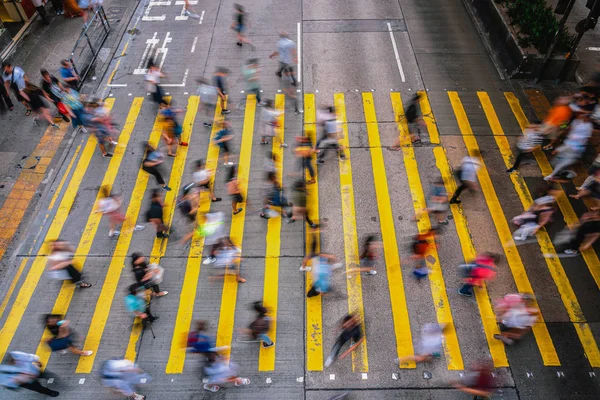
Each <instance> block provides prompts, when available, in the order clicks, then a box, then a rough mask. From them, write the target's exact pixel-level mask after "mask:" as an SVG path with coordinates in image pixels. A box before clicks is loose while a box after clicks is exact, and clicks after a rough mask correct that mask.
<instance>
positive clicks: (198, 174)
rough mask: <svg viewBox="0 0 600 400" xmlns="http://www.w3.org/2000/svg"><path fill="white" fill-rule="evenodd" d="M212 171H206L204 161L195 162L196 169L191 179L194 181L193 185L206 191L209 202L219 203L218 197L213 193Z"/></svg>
mask: <svg viewBox="0 0 600 400" xmlns="http://www.w3.org/2000/svg"><path fill="white" fill-rule="evenodd" d="M214 174H215V173H214V171H211V170H208V169H206V163H205V162H204V160H202V159H200V160H197V161H196V167H195V170H194V173H193V174H192V177H193V179H194V183H195V184H196V187H197V188H199V189H200V190H201V191H202V190H208V193H209V196H210V199H211V201H213V202H217V201H221V200H223V199H221V198H220V197H217V196H215V191H214V181H213V179H214Z"/></svg>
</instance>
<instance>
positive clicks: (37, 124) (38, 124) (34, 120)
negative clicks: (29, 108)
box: [33, 117, 40, 126]
mask: <svg viewBox="0 0 600 400" xmlns="http://www.w3.org/2000/svg"><path fill="white" fill-rule="evenodd" d="M33 123H34V124H35V126H40V121H38V119H37V118H35V117H34V118H33Z"/></svg>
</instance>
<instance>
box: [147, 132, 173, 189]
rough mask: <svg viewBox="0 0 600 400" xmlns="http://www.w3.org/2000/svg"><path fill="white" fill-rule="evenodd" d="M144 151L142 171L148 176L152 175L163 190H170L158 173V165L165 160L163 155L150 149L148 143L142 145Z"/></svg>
mask: <svg viewBox="0 0 600 400" xmlns="http://www.w3.org/2000/svg"><path fill="white" fill-rule="evenodd" d="M144 150H145V156H144V160H143V161H142V169H143V170H144V171H146V172H147V173H149V174H150V175H153V176H154V177H155V178H156V181H157V182H158V184H159V185H160V186H161V187H162V188H163V190H166V191H169V190H171V188H170V187H168V186H167V184H166V182H165V180H164V179H163V177H162V174H161V172H160V165H161V164H162V163H163V162H164V160H165V157H164V156H163V154H162V153H161V152H160V151H159V150H158V149H155V148H154V147H152V146H151V145H150V143H148V142H145V143H144Z"/></svg>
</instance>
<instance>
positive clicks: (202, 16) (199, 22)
mask: <svg viewBox="0 0 600 400" xmlns="http://www.w3.org/2000/svg"><path fill="white" fill-rule="evenodd" d="M203 20H204V10H202V14H200V21H198V25H202V21H203Z"/></svg>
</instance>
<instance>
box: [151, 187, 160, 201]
mask: <svg viewBox="0 0 600 400" xmlns="http://www.w3.org/2000/svg"><path fill="white" fill-rule="evenodd" d="M161 193H162V189H152V199H155V198H157V197H160V195H161Z"/></svg>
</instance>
